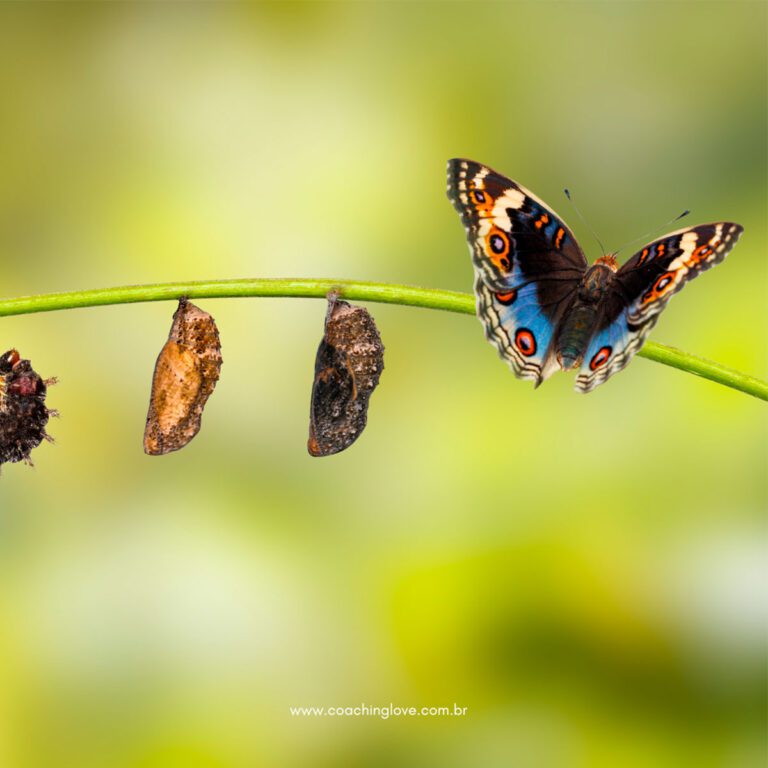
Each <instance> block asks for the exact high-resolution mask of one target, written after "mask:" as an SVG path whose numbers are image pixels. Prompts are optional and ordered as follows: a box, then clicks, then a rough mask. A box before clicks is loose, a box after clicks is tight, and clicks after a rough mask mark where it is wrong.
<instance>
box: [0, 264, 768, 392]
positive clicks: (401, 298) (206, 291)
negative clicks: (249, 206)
mask: <svg viewBox="0 0 768 768" xmlns="http://www.w3.org/2000/svg"><path fill="white" fill-rule="evenodd" d="M332 289H339V292H340V293H341V295H342V296H343V297H344V298H347V299H355V300H358V301H377V302H383V303H386V304H403V305H406V306H411V307H425V308H427V309H442V310H445V311H448V312H461V313H464V314H467V315H473V314H475V299H474V297H473V296H471V295H470V294H467V293H460V292H458V291H441V290H438V289H435V288H419V287H417V286H413V285H397V284H394V283H368V282H358V281H354V280H332V279H317V280H313V279H306V280H304V279H293V278H274V279H273V278H254V279H246V280H205V281H198V282H188V283H156V284H153V285H128V286H121V287H117V288H98V289H96V290H92V291H70V292H67V293H49V294H43V295H40V296H22V297H20V298H17V299H3V300H0V317H3V316H8V315H25V314H31V313H34V312H52V311H54V310H59V309H75V308H77V307H98V306H104V305H107V304H131V303H136V302H143V301H169V300H175V299H178V298H179V297H181V296H187V297H189V298H190V299H194V298H199V299H202V298H209V299H212V298H225V297H238V296H241V297H242V296H272V297H286V296H294V297H304V298H324V297H325V295H326V294H327V293H328V292H329V291H330V290H332ZM638 355H640V356H641V357H645V358H648V359H649V360H655V361H656V362H658V363H663V364H664V365H670V366H672V367H673V368H679V369H680V370H683V371H687V372H688V373H693V374H695V375H697V376H703V377H704V378H705V379H709V380H710V381H715V382H717V383H718V384H723V385H725V386H726V387H731V388H733V389H737V390H739V391H740V392H744V393H746V394H748V395H752V396H753V397H758V398H760V399H762V400H768V382H765V381H762V380H760V379H757V378H755V377H754V376H748V375H747V374H744V373H741V371H736V370H734V369H733V368H728V367H726V366H724V365H720V363H716V362H714V361H712V360H706V359H705V358H702V357H697V356H695V355H691V354H689V353H688V352H682V351H681V350H679V349H675V348H674V347H666V346H664V345H662V344H656V343H654V342H652V341H647V342H646V343H645V345H644V346H643V348H642V349H641V350H640V351H639V352H638Z"/></svg>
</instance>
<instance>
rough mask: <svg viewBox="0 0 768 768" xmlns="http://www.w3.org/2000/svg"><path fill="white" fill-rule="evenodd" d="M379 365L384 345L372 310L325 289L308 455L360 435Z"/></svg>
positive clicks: (381, 365)
mask: <svg viewBox="0 0 768 768" xmlns="http://www.w3.org/2000/svg"><path fill="white" fill-rule="evenodd" d="M383 370H384V346H383V345H382V343H381V337H380V336H379V331H378V329H377V328H376V324H375V323H374V322H373V318H372V317H371V315H370V314H369V313H368V311H367V310H366V309H363V307H354V306H352V305H351V304H348V303H347V302H346V301H341V300H340V299H339V298H338V297H337V296H336V294H330V295H329V296H328V312H327V314H326V316H325V334H324V335H323V340H322V341H321V342H320V346H319V347H318V349H317V356H316V358H315V380H314V383H313V385H312V404H311V407H310V415H309V441H308V442H307V449H308V450H309V452H310V454H311V455H312V456H330V455H332V454H334V453H339V451H343V450H344V449H345V448H349V446H350V445H352V443H354V442H355V440H357V438H358V437H360V434H361V433H362V431H363V429H365V424H366V421H367V416H368V400H369V399H370V397H371V394H372V393H373V390H374V389H375V388H376V385H377V384H378V383H379V377H380V376H381V372H382V371H383Z"/></svg>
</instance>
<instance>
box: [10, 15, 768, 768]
mask: <svg viewBox="0 0 768 768" xmlns="http://www.w3.org/2000/svg"><path fill="white" fill-rule="evenodd" d="M766 8H767V6H766V4H765V3H762V2H755V3H752V2H745V3H738V2H729V3H718V2H707V3H704V2H702V3H696V2H688V3H682V2H681V3H669V4H662V3H580V2H566V3H554V2H552V3H549V2H547V3H543V2H538V3H516V4H513V3H507V4H504V3H489V4H483V3H471V4H464V3H444V4H441V3H424V4H418V3H411V4H405V3H402V4H401V3H386V4H385V3H382V4H367V3H360V4H352V3H348V4H343V3H338V4H321V3H312V4H307V5H293V4H279V5H228V4H213V3H211V4H126V5H123V4H104V5H98V4H83V5H77V4H58V5H57V4H5V5H3V6H2V8H0V88H1V90H2V99H1V100H0V114H1V115H2V119H1V120H0V169H1V172H0V253H2V267H1V271H0V275H1V278H2V287H1V288H0V294H2V295H3V296H8V297H11V296H17V295H24V294H30V293H43V292H49V291H57V290H73V289H81V288H95V287H105V286H110V285H119V284H126V283H145V282H155V281H168V280H184V279H204V278H227V277H247V276H252V277H261V276H317V277H338V278H358V279H362V280H380V281H392V282H404V283H417V284H422V285H427V286H434V287H442V288H449V289H455V290H464V291H469V290H471V282H472V269H471V265H470V260H469V255H468V250H467V246H466V243H465V239H464V232H463V230H462V227H461V225H460V223H459V221H458V217H457V216H456V214H455V212H454V211H453V210H452V208H451V206H450V204H449V203H448V201H447V200H446V198H445V181H444V168H445V161H446V160H447V158H449V157H453V156H457V155H458V156H467V157H471V158H473V159H477V160H480V161H482V162H485V163H488V164H490V165H491V166H493V167H495V168H497V169H498V170H500V171H502V172H504V173H507V174H508V175H510V176H511V177H512V178H515V179H517V180H519V181H520V182H521V183H523V184H524V185H526V186H528V187H529V188H531V189H533V190H534V191H535V192H536V194H538V195H539V196H540V197H542V198H543V199H544V200H546V201H548V202H550V204H552V205H553V206H554V207H555V209H556V210H560V212H561V213H562V214H563V215H564V216H565V218H566V219H567V220H569V221H570V223H571V226H573V228H574V230H575V232H576V234H577V236H578V237H579V238H580V240H581V241H582V243H583V245H584V247H585V250H586V251H587V253H588V255H589V257H590V258H595V257H596V256H597V255H599V253H597V250H598V249H597V247H596V246H595V245H594V244H593V241H592V240H591V239H590V237H589V234H588V232H587V231H586V230H585V228H584V226H583V225H582V224H580V222H579V221H578V220H576V221H574V219H575V216H574V215H573V214H572V212H571V211H570V210H568V209H567V207H566V205H564V202H563V195H562V188H563V187H565V186H568V187H570V188H571V189H572V190H573V192H574V195H575V198H576V200H577V202H578V204H579V205H580V207H581V208H582V210H583V211H584V212H585V214H586V216H587V218H588V220H589V221H590V223H591V224H592V226H593V227H594V228H595V229H596V230H597V231H598V233H599V234H600V236H601V238H602V239H603V240H604V241H605V243H606V246H607V247H609V248H616V247H618V246H619V245H620V244H622V243H624V242H625V241H628V240H630V239H631V238H634V237H636V236H638V235H640V234H642V233H644V232H646V231H647V230H649V229H651V228H652V227H654V226H656V225H661V224H662V223H663V222H665V221H667V220H668V219H670V218H671V217H672V216H674V215H675V214H677V213H678V212H679V211H681V210H683V209H684V208H690V209H692V211H693V214H692V216H691V217H690V219H689V221H691V223H703V222H706V221H712V220H723V219H726V220H727V219H730V220H734V221H738V222H740V223H741V224H743V225H744V226H745V228H746V232H745V234H744V236H743V238H742V240H741V242H740V243H739V245H738V247H737V248H736V250H735V251H734V252H733V254H732V255H731V256H730V257H729V259H728V260H727V262H726V263H725V264H724V265H722V266H720V267H718V269H717V270H716V271H714V272H711V273H708V274H707V275H706V276H705V277H704V278H702V279H701V280H699V281H697V282H696V284H695V286H692V287H689V288H688V289H687V290H686V291H685V292H684V293H683V294H682V295H681V296H680V297H679V298H677V299H675V301H673V302H672V304H671V306H670V308H669V309H668V310H667V312H666V313H665V314H664V316H663V318H662V319H661V321H660V323H659V325H658V326H657V328H656V330H655V331H654V333H653V335H652V338H653V339H654V340H656V341H659V342H663V343H667V344H672V345H674V346H677V347H680V348H682V349H685V350H688V351H691V352H693V353H697V354H700V355H704V356H706V357H710V358H713V359H715V360H719V361H721V362H723V363H725V364H729V365H732V366H734V367H737V368H740V369H742V370H744V371H746V372H750V373H753V374H756V375H761V376H765V375H766V373H767V372H768V365H767V364H766V344H765V338H766V327H765V321H764V317H765V302H766V284H767V283H766V279H767V278H768V275H767V274H766V253H767V252H768V251H767V249H768V242H766V240H767V238H766V209H767V203H768V200H767V195H766V132H767V122H766V106H767V103H768V102H767V99H766V92H767V91H766V85H767V78H766V71H767V69H766ZM631 252H632V250H631V249H629V250H628V251H626V252H625V253H624V258H627V257H628V256H629V254H630V253H631ZM198 303H199V304H200V305H201V306H202V307H203V308H204V309H206V310H208V311H210V312H211V313H212V314H213V315H214V316H215V318H216V320H217V322H218V325H219V328H220V331H221V335H222V341H223V354H224V367H223V371H222V378H221V381H220V383H219V385H218V387H217V389H216V392H215V394H214V396H213V397H212V399H211V401H210V402H209V404H208V407H207V410H206V413H205V416H204V420H203V429H202V431H201V433H200V435H199V436H198V437H197V438H196V439H195V441H194V442H193V443H192V444H190V446H189V447H188V448H187V449H185V450H184V451H182V452H180V453H178V454H173V455H169V456H166V457H162V458H149V457H147V456H145V455H144V454H143V452H142V432H143V427H144V419H145V414H146V408H147V404H148V397H149V385H150V378H151V374H152V368H153V365H154V360H155V357H156V355H157V353H158V352H159V350H160V348H161V346H162V344H163V343H164V341H165V338H166V335H167V332H168V328H169V326H170V321H171V315H172V313H173V311H174V306H173V305H172V304H171V303H164V304H151V305H150V304H145V305H134V306H120V307H105V308H99V309H82V310H73V311H66V312H60V313H57V314H41V315H31V316H26V317H13V318H3V319H2V320H0V328H1V329H2V335H1V338H0V347H2V349H3V350H4V349H6V348H9V347H11V346H16V347H18V348H19V350H20V351H21V352H22V353H23V355H24V356H25V357H29V358H31V359H32V360H33V362H34V364H35V366H36V368H37V369H38V370H39V371H40V373H41V374H42V375H43V376H53V375H55V376H58V377H59V379H60V384H59V385H58V386H56V387H54V388H53V389H52V390H51V393H50V398H49V403H50V405H51V407H54V408H58V409H59V410H60V411H61V414H62V417H61V419H59V420H57V421H54V422H53V423H52V425H51V432H52V433H53V435H54V436H55V438H56V442H57V444H56V445H55V446H49V445H44V446H42V447H41V448H40V449H38V450H36V451H35V452H34V455H33V458H34V461H35V464H36V467H35V469H33V470H32V469H29V468H27V467H24V466H21V465H7V466H5V467H3V473H2V480H0V499H1V501H0V584H1V585H2V586H0V626H1V627H2V628H1V629H0V765H2V766H3V767H5V766H9V767H10V768H17V767H18V768H26V767H27V766H35V767H36V766H44V767H47V766H57V768H58V767H60V766H77V767H78V768H101V767H102V766H108V767H110V768H111V767H113V766H114V767H115V768H123V767H126V768H127V767H131V768H134V767H135V768H155V767H159V766H185V767H187V768H197V767H198V766H206V767H208V766H214V767H216V768H218V767H219V766H221V767H226V768H229V767H230V766H233V767H234V766H237V767H238V768H239V767H240V766H262V765H264V766H287V767H289V768H292V767H293V766H296V767H297V768H298V767H299V766H321V767H323V766H340V765H344V766H419V767H424V766H441V767H446V766H447V767H452V766H489V767H492V768H493V767H495V766H509V765H514V766H557V767H559V766H566V767H570V766H628V767H629V768H633V767H634V766H667V765H669V766H729V767H730V766H733V767H734V768H745V767H746V766H757V765H760V766H762V765H764V764H765V762H764V761H765V757H766V755H765V714H766V708H765V704H766V701H765V699H766V696H765V694H766V675H765V673H766V669H765V639H766V615H765V614H766V602H768V600H767V599H766V589H765V588H766V574H765V552H766V537H765V509H766V496H767V490H768V489H767V486H766V453H767V452H768V446H767V439H766V434H767V431H766V427H767V426H768V425H767V424H766V419H765V416H764V414H765V407H764V405H763V404H761V403H760V402H759V401H757V400H754V399H751V398H748V397H746V396H745V395H743V394H740V393H737V392H733V391H730V390H727V389H725V388H724V387H720V386H717V385H715V384H712V383H710V382H706V381H703V380H699V379H696V378H695V377H693V376H690V375H685V374H683V373H681V372H679V371H675V370H672V369H669V368H665V367H663V366H661V365H658V364H655V363H652V362H649V361H647V360H643V359H637V360H636V361H635V362H633V363H632V364H631V366H630V367H629V368H628V369H627V370H626V371H625V372H623V373H621V374H620V375H618V376H617V377H615V378H614V379H612V380H611V381H610V382H609V383H608V384H606V385H605V386H604V387H600V388H599V389H598V390H597V391H595V392H594V393H592V394H590V395H588V396H581V395H578V394H576V393H575V392H573V391H572V386H573V377H572V376H566V375H558V376H556V377H554V378H553V379H552V380H550V381H548V382H547V383H546V385H545V386H543V387H542V388H541V389H539V390H537V391H536V392H534V390H533V388H532V386H531V384H530V383H524V382H519V381H517V380H515V378H514V377H513V375H512V374H511V372H510V371H509V370H508V369H507V367H506V365H505V364H503V363H502V362H501V361H500V360H499V359H498V358H497V356H496V353H495V351H494V350H493V348H492V347H491V346H490V345H488V344H487V343H486V342H485V341H484V339H483V333H482V329H481V326H480V324H479V323H478V322H477V321H476V320H473V319H472V318H469V317H466V316H459V315H450V314H446V313H438V312H429V311H425V310H419V309H412V308H405V307H393V306H376V305H371V306H370V307H369V308H370V309H371V310H372V312H373V313H374V315H375V318H376V320H377V322H378V324H379V327H380V329H381V332H382V336H383V339H384V343H385V345H386V370H385V372H384V375H383V377H382V383H381V386H380V388H379V390H378V391H377V392H376V394H375V395H374V397H373V400H372V407H371V412H370V418H369V426H368V428H367V431H366V432H365V434H364V435H363V436H362V438H361V439H360V440H359V442H358V443H357V444H356V445H355V446H354V447H353V448H352V449H350V450H349V451H348V452H346V453H344V454H341V455H339V456H336V457H333V458H328V459H321V460H318V459H312V458H310V457H309V456H308V455H307V453H306V449H305V443H306V436H307V423H308V408H309V394H310V386H311V379H312V371H313V361H314V354H315V350H316V347H317V344H318V342H319V340H320V336H321V332H322V322H323V317H324V313H325V306H324V304H323V303H322V302H319V301H311V300H289V299H286V300H278V299H252V300H249V299H228V300H221V299H220V300H209V301H203V300H201V301H199V302H198ZM363 702H365V703H367V704H369V705H387V704H389V703H390V702H391V703H394V704H395V705H399V706H417V707H421V706H442V705H449V706H452V705H453V704H454V703H456V704H458V705H460V706H465V707H467V708H468V713H467V715H466V716H465V717H461V718H458V717H453V718H451V717H443V718H411V719H406V718H391V719H389V720H382V719H379V718H376V717H369V718H310V717H304V718H301V717H291V715H290V712H289V707H291V706H313V705H314V706H325V707H331V706H354V705H358V704H361V703H363Z"/></svg>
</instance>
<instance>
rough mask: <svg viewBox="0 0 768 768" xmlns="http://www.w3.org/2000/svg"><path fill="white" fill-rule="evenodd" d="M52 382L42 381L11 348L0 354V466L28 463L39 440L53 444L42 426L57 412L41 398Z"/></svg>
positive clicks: (49, 380) (28, 363) (51, 380)
mask: <svg viewBox="0 0 768 768" xmlns="http://www.w3.org/2000/svg"><path fill="white" fill-rule="evenodd" d="M55 381H56V380H55V379H46V380H43V379H42V378H41V377H40V376H39V375H38V374H37V373H36V372H35V371H34V369H33V368H32V363H31V362H30V361H29V360H23V359H22V357H21V355H20V354H19V353H18V352H17V351H16V350H15V349H10V350H8V351H7V352H6V353H5V354H3V355H0V464H4V463H5V462H11V463H12V462H17V461H25V462H26V463H27V464H31V463H32V462H31V460H30V458H29V455H30V453H31V452H32V450H33V449H35V448H37V446H38V445H40V443H41V442H42V441H43V440H49V441H51V442H53V441H52V439H51V437H50V436H49V435H48V433H47V432H46V431H45V425H46V424H47V423H48V419H49V417H50V416H57V415H58V413H57V412H56V411H52V410H49V409H48V408H47V407H46V405H45V396H46V393H47V390H48V386H49V385H51V384H53V383H55Z"/></svg>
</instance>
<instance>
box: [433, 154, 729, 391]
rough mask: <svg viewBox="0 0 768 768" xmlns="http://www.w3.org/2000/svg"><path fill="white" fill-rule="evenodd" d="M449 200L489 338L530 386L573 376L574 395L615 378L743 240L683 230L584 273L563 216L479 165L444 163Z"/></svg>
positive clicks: (709, 229) (715, 230) (709, 228)
mask: <svg viewBox="0 0 768 768" xmlns="http://www.w3.org/2000/svg"><path fill="white" fill-rule="evenodd" d="M448 198H449V199H450V200H451V202H452V203H453V205H454V207H455V208H456V210H457V211H458V212H459V215H460V216H461V220H462V223H463V224H464V227H465V229H466V231H467V239H468V241H469V249H470V252H471V254H472V261H473V263H474V267H475V294H476V297H477V313H478V316H479V317H480V320H481V321H482V323H483V325H484V326H485V335H486V337H487V338H488V340H489V341H490V342H492V343H493V344H494V345H495V346H496V348H497V349H498V351H499V354H500V355H501V357H502V358H503V359H505V360H506V361H507V362H508V363H509V365H510V367H511V368H512V370H513V371H514V373H515V375H516V376H517V377H518V378H521V379H532V380H533V381H534V382H535V386H539V384H541V383H542V382H543V381H544V380H545V379H548V378H549V377H550V376H551V375H552V374H553V373H555V372H556V371H559V370H563V371H568V370H572V369H575V368H578V373H577V375H576V389H577V390H578V391H580V392H590V391H592V390H593V389H594V388H595V387H596V386H598V385H599V384H602V383H604V382H605V381H606V380H607V379H608V378H609V377H610V376H613V374H614V373H618V372H619V371H620V370H622V369H623V368H624V367H625V366H626V365H627V363H629V361H630V360H631V359H632V356H633V355H634V354H635V353H636V352H637V351H638V350H639V349H640V347H641V346H642V345H643V342H644V341H645V339H646V337H647V336H648V334H649V333H650V331H651V328H653V326H654V325H655V323H656V321H657V319H658V316H659V314H660V313H661V311H662V310H663V309H664V307H666V306H667V302H668V301H669V300H670V298H671V297H672V296H673V295H674V294H675V293H677V292H678V291H679V290H681V289H682V288H683V286H684V285H685V284H686V283H687V282H688V281H689V280H692V279H693V278H694V277H696V276H697V275H699V274H700V273H701V272H703V271H705V270H707V269H709V268H710V267H714V266H715V264H719V263H720V262H721V261H722V260H723V259H724V258H725V256H726V254H727V253H728V252H729V251H730V250H731V248H733V246H734V244H735V243H736V241H737V240H738V238H739V236H740V235H741V233H742V232H743V227H741V226H739V225H738V224H734V223H732V222H718V223H715V224H701V225H699V226H696V227H687V228H685V229H680V230H677V231H676V232H670V233H669V234H667V235H664V237H661V238H659V239H658V240H655V241H653V242H652V243H649V244H648V245H646V246H645V247H644V248H642V249H641V250H640V251H638V252H637V253H636V254H635V255H634V256H632V258H631V259H629V260H628V261H627V262H626V263H625V264H623V265H622V266H621V267H620V266H619V264H618V262H617V260H616V257H615V255H613V254H609V255H606V256H602V257H600V258H599V259H597V261H596V262H595V263H594V264H593V265H592V266H590V265H589V264H588V263H587V259H586V257H585V256H584V252H583V251H582V250H581V248H580V247H579V244H578V243H577V242H576V239H575V238H574V236H573V233H572V232H571V230H570V229H569V228H568V227H567V226H566V224H565V222H564V221H563V220H562V218H560V217H559V216H558V215H557V214H556V213H555V212H554V211H553V210H552V209H551V208H550V207H549V206H548V205H546V204H545V203H543V202H542V201H541V200H539V198H537V197H536V196H535V195H533V194H532V193H531V192H529V191H528V190H527V189H525V188H523V187H522V186H520V185H519V184H517V183H516V182H514V181H511V180H510V179H508V178H506V177H504V176H502V175H501V174H500V173H496V171H493V170H491V169H490V168H488V167H487V166H485V165H482V164H480V163H476V162H473V161H472V160H462V159H454V160H449V161H448Z"/></svg>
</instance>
